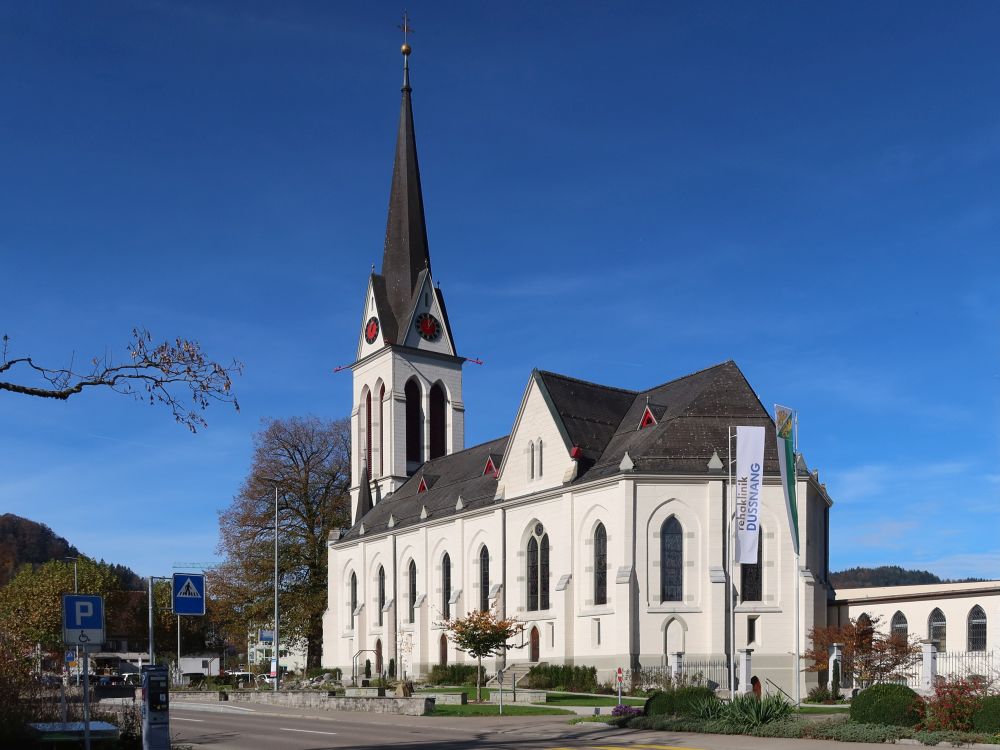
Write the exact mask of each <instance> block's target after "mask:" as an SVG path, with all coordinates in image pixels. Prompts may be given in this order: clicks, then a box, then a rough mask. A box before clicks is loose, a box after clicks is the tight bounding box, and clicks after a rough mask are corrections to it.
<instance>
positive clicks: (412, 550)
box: [323, 45, 832, 695]
mask: <svg viewBox="0 0 1000 750" xmlns="http://www.w3.org/2000/svg"><path fill="white" fill-rule="evenodd" d="M403 55H404V78H403V88H402V106H401V111H400V118H399V131H398V136H397V141H396V153H395V164H394V166H393V171H392V182H391V188H390V195H389V216H388V222H387V226H386V233H385V248H384V255H383V260H382V267H381V269H380V272H379V273H374V272H373V273H372V274H371V276H370V277H369V280H368V288H367V290H366V292H365V298H364V304H363V315H362V316H361V320H360V327H359V336H358V345H357V352H356V355H355V361H354V364H353V365H352V372H353V391H352V413H351V451H352V489H351V499H352V518H351V522H352V525H351V527H350V528H349V529H344V530H341V531H339V532H335V533H334V534H332V535H331V538H330V542H329V604H328V609H327V612H326V614H325V618H324V631H323V664H324V665H325V666H327V667H331V668H332V667H340V668H341V669H343V670H344V674H345V676H346V675H350V674H352V672H354V673H357V671H360V670H363V667H364V662H365V661H366V660H369V661H371V663H372V667H373V670H374V671H376V672H384V671H387V670H388V669H389V666H388V665H389V660H392V662H393V667H394V670H395V673H396V674H400V675H401V674H404V673H405V674H406V675H407V676H411V677H414V678H420V677H422V676H425V675H427V673H428V672H429V671H430V670H431V669H432V668H433V667H434V666H435V665H437V664H451V663H462V662H465V663H470V664H471V663H474V661H475V660H474V659H472V658H471V657H468V656H467V655H466V654H464V653H462V652H460V651H458V650H457V649H456V648H455V646H454V644H453V643H452V642H451V641H450V640H449V639H448V636H447V633H446V631H445V630H444V629H443V628H442V625H441V623H442V621H443V620H445V619H448V618H454V617H456V616H464V615H465V614H466V613H467V612H469V611H471V610H473V609H487V608H494V609H495V610H497V611H498V612H499V613H500V614H503V615H507V616H514V617H516V618H517V619H518V620H520V621H521V622H523V623H524V625H525V630H524V634H523V637H522V638H519V639H518V642H517V643H516V644H515V646H516V647H515V648H513V649H512V650H510V651H509V652H508V653H507V655H506V657H505V659H503V657H498V658H497V659H496V660H495V661H494V660H490V661H491V663H489V664H487V665H486V668H487V672H488V673H492V672H493V671H494V670H495V669H496V668H497V667H498V666H501V659H503V660H504V661H505V662H506V665H507V666H508V667H514V668H515V669H516V671H518V672H519V673H520V672H522V671H526V670H527V668H528V667H529V666H530V665H532V664H538V663H549V664H575V665H588V666H595V667H597V669H598V675H599V679H600V680H601V681H607V680H610V679H612V676H613V675H614V673H615V671H616V669H617V668H618V667H622V668H624V669H639V668H664V667H666V668H674V667H676V666H677V664H678V663H683V664H684V665H686V666H687V668H688V669H689V670H690V669H691V668H692V667H698V666H699V665H700V667H701V668H699V669H697V670H696V671H703V673H704V674H705V675H706V676H710V678H711V679H712V681H714V682H716V683H718V684H719V685H720V686H721V687H723V689H725V688H726V687H728V679H729V678H728V674H727V673H728V666H727V665H728V663H729V662H728V660H729V658H730V657H732V656H734V655H736V654H735V652H740V651H743V652H746V651H747V650H750V651H752V658H751V662H750V663H751V671H752V677H753V679H754V680H756V681H757V682H758V684H764V683H765V682H766V681H767V680H770V681H771V683H772V684H773V685H776V686H779V687H780V688H781V689H782V690H785V691H786V692H788V693H789V694H792V693H793V690H794V681H795V680H796V676H798V679H799V680H801V683H800V687H801V689H802V694H803V695H804V694H805V691H806V689H807V688H808V687H809V686H811V685H812V684H815V680H816V676H815V675H814V674H812V673H804V672H802V671H801V667H800V665H799V664H797V663H796V657H795V653H796V639H797V640H798V646H799V648H800V649H801V650H802V651H804V650H805V649H806V648H807V646H808V645H809V644H808V643H807V642H806V633H808V631H809V629H810V628H812V627H813V626H823V625H825V624H826V622H827V612H828V600H829V599H831V598H832V589H831V587H830V584H829V582H828V574H829V570H828V555H829V551H828V539H829V536H828V524H829V511H830V507H831V505H832V501H831V500H830V498H829V496H828V495H827V493H826V490H825V487H824V486H823V485H822V484H820V482H819V480H818V477H817V475H816V474H815V473H811V472H810V471H809V470H808V468H807V467H806V465H805V463H804V461H803V460H802V459H801V458H800V459H799V461H798V463H797V466H796V467H795V468H796V487H797V493H798V498H799V500H798V506H799V510H798V536H799V540H800V557H799V558H798V559H799V565H798V569H796V565H795V560H796V557H795V553H794V549H793V544H792V540H791V534H790V531H789V527H788V521H787V517H786V511H785V500H784V495H783V490H782V485H781V480H780V476H779V462H778V454H777V449H776V442H775V426H774V421H773V419H772V418H771V417H770V415H769V414H768V411H767V409H766V408H765V407H764V406H763V405H762V404H761V402H760V400H759V399H758V397H757V395H756V394H755V393H754V390H753V388H752V387H751V386H750V384H749V383H748V382H747V380H746V378H745V377H744V375H743V373H742V372H741V371H740V369H739V367H737V365H736V363H734V362H732V361H728V362H723V363H721V364H716V365H714V366H711V367H706V368H705V369H703V370H700V371H698V372H694V373H690V374H686V375H684V374H682V375H681V376H680V377H678V376H677V374H675V373H649V374H648V377H649V387H648V388H646V389H644V390H640V391H634V390H628V389H625V388H618V387H615V386H611V385H600V384H597V383H591V382H586V381H584V380H579V379H577V378H574V377H570V376H568V375H563V374H557V373H554V372H548V371H544V370H533V371H530V372H527V371H526V373H525V375H526V383H525V387H524V395H523V397H522V399H521V403H520V406H519V408H518V410H517V412H516V414H512V415H511V429H510V434H508V435H505V436H503V437H498V438H496V439H495V440H491V441H489V442H486V443H482V444H480V445H475V446H469V447H467V446H466V445H465V406H464V402H463V396H462V366H463V363H464V361H465V360H464V359H463V357H462V356H461V355H459V354H458V351H459V350H458V345H457V343H456V339H455V336H454V331H453V329H452V324H451V322H450V321H449V318H448V311H447V308H446V306H445V301H444V298H443V296H442V292H441V290H440V289H439V288H438V287H437V286H436V285H435V283H434V279H433V274H432V264H431V255H430V250H429V247H428V242H427V228H426V225H425V221H424V206H423V197H422V193H421V186H420V170H419V167H418V163H417V148H416V141H415V137H414V124H413V111H412V103H411V88H410V83H409V70H408V59H409V58H408V56H409V47H408V46H407V45H404V47H403ZM451 272H452V273H453V274H454V273H461V269H460V268H459V269H452V271H451ZM737 425H741V426H742V425H751V426H763V427H764V428H765V430H766V441H765V446H766V448H765V459H764V487H763V490H762V502H761V513H760V519H761V533H760V548H759V553H758V557H757V562H756V563H755V564H746V565H737V566H730V565H729V564H728V563H727V560H728V559H729V556H730V550H729V549H728V546H727V538H728V536H729V534H728V528H729V524H730V520H731V516H732V514H733V512H734V502H733V498H732V492H731V490H730V488H729V486H728V479H729V469H728V467H727V465H726V461H727V460H728V458H729V455H730V430H731V428H735V427H736V426H737ZM731 567H732V568H733V570H730V568H731ZM731 594H732V596H731ZM796 596H797V597H798V602H799V607H798V610H799V612H798V616H796V606H795V602H796ZM796 619H797V620H798V626H797V627H796ZM359 665H360V666H359ZM807 683H808V684H807Z"/></svg>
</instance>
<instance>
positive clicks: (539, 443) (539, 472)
mask: <svg viewBox="0 0 1000 750" xmlns="http://www.w3.org/2000/svg"><path fill="white" fill-rule="evenodd" d="M541 475H542V439H541V438H538V476H541Z"/></svg>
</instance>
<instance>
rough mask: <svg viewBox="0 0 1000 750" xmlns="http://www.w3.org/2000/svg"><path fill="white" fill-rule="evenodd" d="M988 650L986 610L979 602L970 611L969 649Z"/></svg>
mask: <svg viewBox="0 0 1000 750" xmlns="http://www.w3.org/2000/svg"><path fill="white" fill-rule="evenodd" d="M985 650H986V612H985V611H984V610H983V608H982V607H980V606H979V605H978V604H977V605H976V606H975V607H973V608H972V610H971V611H970V612H969V651H985Z"/></svg>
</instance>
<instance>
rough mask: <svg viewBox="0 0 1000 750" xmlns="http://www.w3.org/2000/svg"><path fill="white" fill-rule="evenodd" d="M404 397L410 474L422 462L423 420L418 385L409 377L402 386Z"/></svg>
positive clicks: (407, 469)
mask: <svg viewBox="0 0 1000 750" xmlns="http://www.w3.org/2000/svg"><path fill="white" fill-rule="evenodd" d="M403 395H404V396H405V397H406V473H407V474H412V473H413V472H414V471H416V470H417V468H418V467H419V466H420V464H422V463H423V462H424V455H423V454H424V445H423V443H424V420H423V418H422V411H423V410H422V409H421V407H420V386H419V385H417V381H416V380H414V379H413V378H410V379H409V380H407V381H406V386H405V387H404V388H403Z"/></svg>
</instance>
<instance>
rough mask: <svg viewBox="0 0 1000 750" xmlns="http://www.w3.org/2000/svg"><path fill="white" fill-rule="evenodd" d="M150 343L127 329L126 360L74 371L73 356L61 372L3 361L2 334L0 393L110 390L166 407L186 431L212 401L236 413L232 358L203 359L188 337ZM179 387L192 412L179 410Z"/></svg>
mask: <svg viewBox="0 0 1000 750" xmlns="http://www.w3.org/2000/svg"><path fill="white" fill-rule="evenodd" d="M152 341H153V337H152V336H151V335H150V333H149V331H147V330H146V329H144V328H133V329H132V341H131V342H129V344H128V354H129V361H128V362H123V363H117V362H115V361H114V360H113V358H112V356H111V355H110V354H109V353H107V352H105V354H104V355H103V356H100V357H94V358H93V359H92V360H91V367H90V369H89V370H88V371H78V370H77V369H76V368H75V366H74V361H75V353H74V357H73V358H72V359H71V360H70V364H69V366H68V367H65V368H55V367H46V366H44V365H40V364H37V363H36V362H35V361H34V360H33V359H32V358H31V357H30V356H28V357H15V358H12V359H11V358H8V345H9V342H10V339H9V338H8V337H7V336H6V335H5V336H4V337H3V348H2V352H0V357H2V358H0V373H7V372H10V373H11V376H8V377H11V378H12V379H10V380H6V379H5V380H0V391H7V392H9V393H18V394H21V395H23V396H35V397H38V398H52V399H59V400H62V401H65V400H66V399H68V398H69V397H70V396H74V395H76V394H78V393H82V392H83V391H84V390H85V389H88V388H98V387H103V388H110V389H111V390H112V391H114V392H115V393H121V394H123V395H126V396H131V397H133V398H134V399H136V400H137V401H146V400H148V401H149V403H150V404H156V403H160V404H164V405H166V406H167V408H169V409H170V411H171V412H172V413H173V415H174V419H175V420H177V421H178V422H180V423H181V424H183V425H184V426H186V427H187V428H188V429H190V430H191V431H192V432H196V431H197V429H198V428H199V427H205V426H206V425H207V424H208V423H207V422H206V421H205V418H204V417H203V416H202V415H201V414H200V412H202V411H204V410H205V409H207V408H208V406H209V404H210V403H212V402H213V401H217V402H222V403H227V404H232V405H233V406H234V407H235V408H236V410H237V411H239V408H240V406H239V402H238V401H237V400H236V396H235V394H234V393H233V391H232V385H233V381H232V378H233V376H235V375H242V374H243V364H242V363H240V362H238V361H236V360H233V361H232V363H230V364H229V365H223V364H220V363H218V362H214V361H212V360H209V359H208V358H207V357H206V356H205V354H204V352H203V351H202V350H201V346H200V345H199V344H198V342H196V341H191V340H188V339H182V338H177V339H174V341H173V342H169V341H164V342H163V343H161V344H156V345H153V343H152ZM14 375H19V376H21V375H23V376H26V377H27V378H29V380H25V379H24V377H20V378H16V379H15V378H13V377H12V376H14ZM30 378H34V380H33V381H32V380H30ZM43 383H46V384H47V385H43ZM184 386H187V389H188V392H189V396H190V398H191V402H192V405H193V406H192V408H189V407H185V406H184V405H183V404H182V399H181V397H180V396H179V395H178V394H177V392H176V391H177V390H178V389H181V390H183V387H184Z"/></svg>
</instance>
